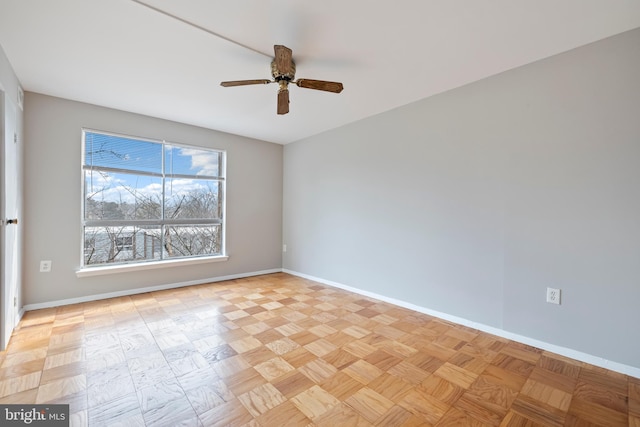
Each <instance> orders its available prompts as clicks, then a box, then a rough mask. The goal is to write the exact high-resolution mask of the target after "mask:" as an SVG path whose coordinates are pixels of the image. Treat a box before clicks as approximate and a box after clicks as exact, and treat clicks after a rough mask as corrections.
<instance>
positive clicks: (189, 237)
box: [82, 130, 225, 267]
mask: <svg viewBox="0 0 640 427" xmlns="http://www.w3.org/2000/svg"><path fill="white" fill-rule="evenodd" d="M82 158H83V164H82V171H83V175H84V184H83V193H84V197H83V204H82V207H83V216H82V218H83V220H82V229H83V241H84V248H83V260H82V265H83V266H84V267H92V266H98V265H108V264H123V263H137V262H147V261H160V260H165V259H176V258H193V257H202V256H220V255H223V254H224V218H223V216H224V215H223V214H224V188H225V178H224V163H225V154H224V152H223V151H218V150H210V149H204V148H195V147H188V146H183V145H178V144H169V143H167V142H163V141H153V140H147V139H141V138H132V137H128V136H121V135H115V134H107V133H102V132H95V131H88V130H85V131H83V157H82Z"/></svg>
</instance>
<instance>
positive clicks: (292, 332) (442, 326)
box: [0, 273, 640, 427]
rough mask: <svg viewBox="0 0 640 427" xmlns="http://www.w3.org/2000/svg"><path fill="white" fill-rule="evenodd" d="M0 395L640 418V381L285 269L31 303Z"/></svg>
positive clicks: (134, 419)
mask: <svg viewBox="0 0 640 427" xmlns="http://www.w3.org/2000/svg"><path fill="white" fill-rule="evenodd" d="M0 403H3V404H5V403H25V404H32V403H68V404H70V412H71V425H78V426H83V425H89V426H116V425H123V426H177V425H185V426H218V425H220V426H277V427H280V426H313V425H318V426H370V425H381V426H430V425H433V426H448V425H461V426H499V425H501V426H538V425H540V426H563V425H604V426H626V425H631V426H640V379H637V378H632V377H628V376H626V375H622V374H619V373H616V372H612V371H607V370H604V369H601V368H598V367H595V366H591V365H588V364H585V363H582V362H579V361H575V360H571V359H567V358H565V357H562V356H559V355H556V354H552V353H549V352H547V351H543V350H540V349H537V348H533V347H530V346H527V345H524V344H520V343H517V342H513V341H509V340H507V339H504V338H500V337H496V336H493V335H489V334H487V333H484V332H480V331H477V330H474V329H470V328H467V327H463V326H459V325H455V324H453V323H449V322H446V321H443V320H440V319H437V318H434V317H430V316H428V315H425V314H421V313H417V312H414V311H411V310H408V309H405V308H400V307H397V306H394V305H392V304H388V303H385V302H380V301H377V300H375V299H372V298H366V297H363V296H361V295H357V294H354V293H350V292H347V291H344V290H341V289H335V288H332V287H328V286H324V285H321V284H319V283H316V282H312V281H310V280H306V279H302V278H299V277H295V276H291V275H288V274H284V273H276V274H270V275H264V276H257V277H251V278H246V279H239V280H231V281H227V282H219V283H212V284H207V285H199V286H191V287H186V288H180V289H174V290H167V291H159V292H151V293H145V294H140V295H134V296H127V297H120V298H114V299H109V300H101V301H95V302H89V303H83V304H75V305H68V306H63V307H58V308H51V309H44V310H37V311H31V312H27V313H26V314H25V315H24V318H23V319H22V321H21V322H20V324H19V326H18V328H17V329H16V330H15V332H14V335H13V337H12V339H11V342H10V345H9V347H8V349H7V350H6V351H5V352H2V353H0Z"/></svg>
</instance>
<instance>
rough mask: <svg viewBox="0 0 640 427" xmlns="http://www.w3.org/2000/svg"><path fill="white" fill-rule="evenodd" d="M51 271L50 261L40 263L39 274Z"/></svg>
mask: <svg viewBox="0 0 640 427" xmlns="http://www.w3.org/2000/svg"><path fill="white" fill-rule="evenodd" d="M50 271H51V261H40V273H49V272H50Z"/></svg>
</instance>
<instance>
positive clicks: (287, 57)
mask: <svg viewBox="0 0 640 427" xmlns="http://www.w3.org/2000/svg"><path fill="white" fill-rule="evenodd" d="M273 50H274V51H275V53H276V58H275V61H276V68H277V69H278V71H279V73H280V74H282V75H287V74H292V72H293V59H292V58H291V55H292V52H291V49H289V48H288V47H286V46H283V45H281V44H277V45H274V46H273Z"/></svg>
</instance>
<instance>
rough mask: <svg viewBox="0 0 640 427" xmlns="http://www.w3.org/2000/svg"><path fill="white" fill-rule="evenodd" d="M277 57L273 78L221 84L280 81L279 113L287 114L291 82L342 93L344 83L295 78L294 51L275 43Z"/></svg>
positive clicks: (301, 85) (272, 62) (234, 84)
mask: <svg viewBox="0 0 640 427" xmlns="http://www.w3.org/2000/svg"><path fill="white" fill-rule="evenodd" d="M273 50H274V51H275V58H274V59H273V61H271V75H272V76H273V80H269V79H258V80H233V81H230V82H222V83H220V85H221V86H224V87H231V86H246V85H259V84H269V83H278V85H279V86H280V88H279V89H278V114H287V113H288V112H289V83H295V85H296V86H298V87H303V88H307V89H315V90H323V91H325V92H333V93H340V92H342V89H343V86H342V83H338V82H327V81H324V80H311V79H298V80H294V78H295V74H296V64H295V62H293V58H292V51H291V49H289V48H288V47H286V46H282V45H278V44H277V45H275V46H273Z"/></svg>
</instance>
